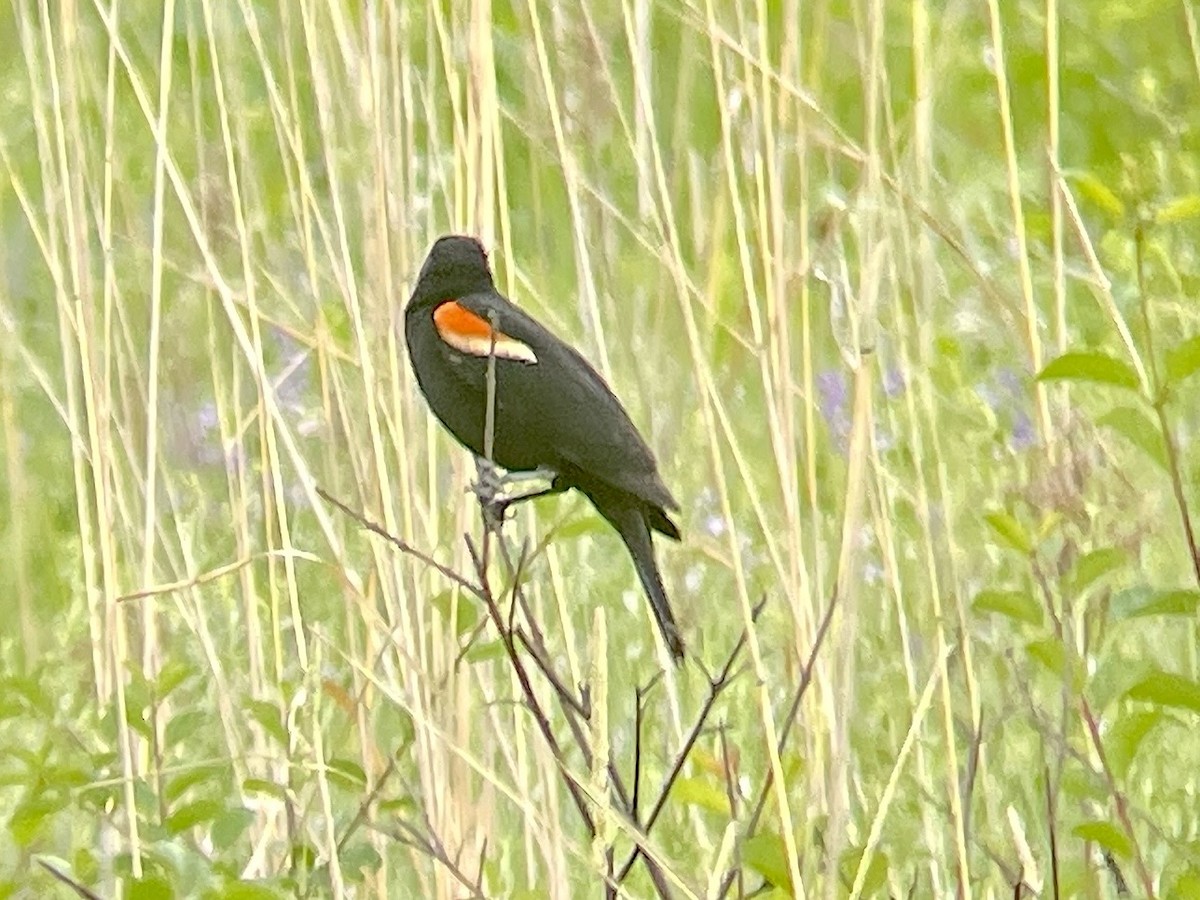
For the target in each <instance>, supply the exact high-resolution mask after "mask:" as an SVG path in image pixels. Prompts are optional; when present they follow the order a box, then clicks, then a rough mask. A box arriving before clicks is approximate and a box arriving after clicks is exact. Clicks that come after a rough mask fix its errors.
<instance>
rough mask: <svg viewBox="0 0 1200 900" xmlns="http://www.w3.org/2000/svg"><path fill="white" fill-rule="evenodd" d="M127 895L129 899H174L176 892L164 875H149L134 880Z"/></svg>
mask: <svg viewBox="0 0 1200 900" xmlns="http://www.w3.org/2000/svg"><path fill="white" fill-rule="evenodd" d="M125 896H126V897H127V898H128V900H172V898H174V896H175V892H174V891H173V890H171V882H169V881H167V879H166V878H165V877H164V876H162V875H147V876H146V877H144V878H136V879H134V880H132V881H131V882H130V884H129V889H128V891H127V892H126V894H125Z"/></svg>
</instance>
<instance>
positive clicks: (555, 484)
mask: <svg viewBox="0 0 1200 900" xmlns="http://www.w3.org/2000/svg"><path fill="white" fill-rule="evenodd" d="M475 467H476V471H477V472H478V476H479V477H478V480H477V481H476V482H475V484H474V486H473V487H472V490H473V491H474V493H475V496H476V497H478V498H479V505H480V506H481V507H482V508H483V517H484V521H485V522H486V523H487V524H488V526H489V527H490V528H496V529H498V528H499V527H500V525H501V524H502V523H503V522H504V514H505V513H506V512H507V511H508V508H509V507H510V506H512V505H514V504H516V503H522V502H524V501H526V500H532V499H534V498H535V497H546V496H548V495H550V494H560V493H562V492H563V491H565V490H566V489H567V486H566V485H565V484H562V483H561V479H560V478H559V477H558V473H557V472H555V471H554V470H553V469H550V468H548V467H546V466H538V467H537V468H536V469H531V470H530V471H528V472H507V473H505V474H504V475H501V474H500V472H499V470H498V469H497V467H496V466H495V464H494V463H491V462H489V461H488V460H486V459H484V458H483V457H481V456H477V457H475ZM530 481H543V482H546V481H548V482H549V483H550V486H549V487H547V488H539V489H537V490H533V491H529V492H528V493H524V494H517V495H516V496H513V497H504V496H501V495H502V494H503V493H504V492H505V491H506V490H507V489H509V488H511V487H513V486H515V485H518V484H524V483H526V482H530Z"/></svg>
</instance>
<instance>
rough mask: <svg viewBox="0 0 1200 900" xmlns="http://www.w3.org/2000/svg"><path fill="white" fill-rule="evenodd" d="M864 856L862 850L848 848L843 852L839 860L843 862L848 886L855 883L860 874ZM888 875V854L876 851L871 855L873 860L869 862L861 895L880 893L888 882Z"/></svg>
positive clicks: (842, 865)
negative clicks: (859, 868) (859, 870)
mask: <svg viewBox="0 0 1200 900" xmlns="http://www.w3.org/2000/svg"><path fill="white" fill-rule="evenodd" d="M862 856H863V851H862V850H847V851H846V852H845V853H843V854H842V858H841V860H840V861H839V862H840V863H841V865H840V868H841V873H842V881H843V883H845V884H846V885H847V886H852V885H853V884H854V878H855V876H857V875H858V867H859V865H860V861H861V860H862ZM887 875H888V858H887V854H886V853H880V852H878V851H876V852H875V853H873V854H872V855H871V861H870V862H869V863H867V875H866V878H864V879H863V886H862V893H861V894H859V896H860V897H870V896H872V895H873V894H877V893H879V891H880V889H881V888H882V887H883V886H884V885H885V884H887Z"/></svg>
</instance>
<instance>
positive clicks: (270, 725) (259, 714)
mask: <svg viewBox="0 0 1200 900" xmlns="http://www.w3.org/2000/svg"><path fill="white" fill-rule="evenodd" d="M244 705H245V708H246V712H248V713H249V714H250V718H252V719H253V720H254V721H255V722H257V723H258V724H259V725H260V726H262V730H263V731H265V732H266V733H267V734H268V735H270V736H271V737H273V738H275V740H276V741H278V742H279V745H280V746H281V747H286V746H287V745H288V737H287V731H286V730H284V727H283V720H282V719H281V718H280V717H279V708H278V707H277V706H276V705H275V704H274V703H268V702H267V701H266V700H247V701H246V702H245V704H244Z"/></svg>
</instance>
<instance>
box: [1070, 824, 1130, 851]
mask: <svg viewBox="0 0 1200 900" xmlns="http://www.w3.org/2000/svg"><path fill="white" fill-rule="evenodd" d="M1071 831H1072V833H1073V834H1074V835H1075V836H1076V837H1080V838H1083V839H1084V840H1085V841H1091V842H1092V843H1094V844H1099V845H1100V846H1101V847H1103V848H1104V849H1105V850H1108V851H1110V852H1111V853H1112V854H1113V855H1114V856H1119V857H1121V859H1129V857H1131V856H1132V855H1133V844H1132V843H1130V841H1129V838H1128V837H1126V836H1125V832H1123V831H1122V830H1121V829H1120V828H1118V827H1117V826H1116V825H1114V824H1112V822H1104V821H1101V820H1093V821H1091V822H1083V823H1081V824H1079V825H1076V826H1075V827H1074V828H1073V829H1071Z"/></svg>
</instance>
